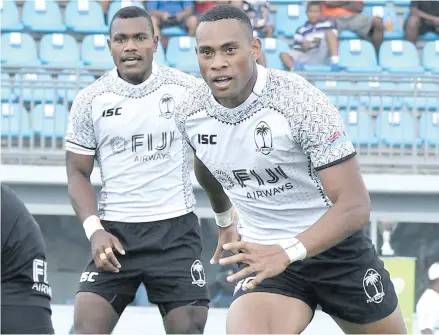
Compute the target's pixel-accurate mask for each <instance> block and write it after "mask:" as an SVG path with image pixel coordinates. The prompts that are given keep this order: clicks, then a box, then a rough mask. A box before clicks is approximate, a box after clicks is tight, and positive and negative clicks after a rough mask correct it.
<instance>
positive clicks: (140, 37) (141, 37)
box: [137, 36, 146, 41]
mask: <svg viewBox="0 0 439 335" xmlns="http://www.w3.org/2000/svg"><path fill="white" fill-rule="evenodd" d="M137 39H138V40H139V41H144V40H146V36H139V37H137Z"/></svg>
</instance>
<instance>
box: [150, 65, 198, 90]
mask: <svg viewBox="0 0 439 335" xmlns="http://www.w3.org/2000/svg"><path fill="white" fill-rule="evenodd" d="M157 68H158V70H159V75H160V76H161V78H162V79H163V80H164V82H165V84H166V83H167V84H174V85H178V86H182V87H185V88H189V87H193V85H194V84H195V83H196V82H197V81H198V78H196V77H194V76H192V75H190V74H187V73H185V72H183V71H180V70H178V69H174V68H172V67H169V66H166V65H161V64H160V65H157Z"/></svg>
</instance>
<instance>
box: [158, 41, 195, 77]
mask: <svg viewBox="0 0 439 335" xmlns="http://www.w3.org/2000/svg"><path fill="white" fill-rule="evenodd" d="M195 46H196V41H195V37H190V36H182V37H176V36H175V37H171V38H170V39H169V41H168V48H167V50H166V60H167V61H168V64H169V66H170V67H175V68H177V69H179V70H181V71H184V72H188V73H193V74H198V73H199V72H200V67H199V65H198V59H197V54H196V53H195Z"/></svg>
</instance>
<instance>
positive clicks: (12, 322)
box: [1, 305, 55, 334]
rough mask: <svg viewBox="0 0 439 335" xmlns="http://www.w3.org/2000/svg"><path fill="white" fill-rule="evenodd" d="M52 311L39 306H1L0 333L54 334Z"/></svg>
mask: <svg viewBox="0 0 439 335" xmlns="http://www.w3.org/2000/svg"><path fill="white" fill-rule="evenodd" d="M51 316H52V312H51V310H50V309H48V308H45V307H41V306H21V305H20V306H12V305H10V306H8V305H7V306H5V305H2V307H1V320H2V322H1V324H2V325H1V333H2V334H55V332H54V330H53V326H52V318H51Z"/></svg>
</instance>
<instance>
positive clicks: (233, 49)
mask: <svg viewBox="0 0 439 335" xmlns="http://www.w3.org/2000/svg"><path fill="white" fill-rule="evenodd" d="M235 50H236V48H227V53H229V54H230V53H234V52H235Z"/></svg>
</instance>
